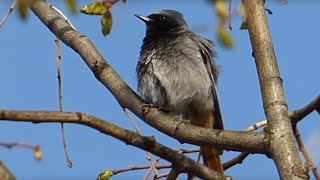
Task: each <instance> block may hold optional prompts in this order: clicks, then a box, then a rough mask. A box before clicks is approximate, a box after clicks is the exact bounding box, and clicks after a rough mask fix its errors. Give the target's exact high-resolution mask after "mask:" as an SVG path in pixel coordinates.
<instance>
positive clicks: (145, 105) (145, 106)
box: [141, 104, 159, 114]
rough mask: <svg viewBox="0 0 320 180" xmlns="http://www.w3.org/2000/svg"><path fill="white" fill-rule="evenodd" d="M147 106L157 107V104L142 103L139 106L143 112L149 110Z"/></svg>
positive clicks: (145, 112)
mask: <svg viewBox="0 0 320 180" xmlns="http://www.w3.org/2000/svg"><path fill="white" fill-rule="evenodd" d="M149 108H157V109H158V108H159V106H156V105H154V104H143V105H142V106H141V111H142V113H143V114H147V113H148V112H149Z"/></svg>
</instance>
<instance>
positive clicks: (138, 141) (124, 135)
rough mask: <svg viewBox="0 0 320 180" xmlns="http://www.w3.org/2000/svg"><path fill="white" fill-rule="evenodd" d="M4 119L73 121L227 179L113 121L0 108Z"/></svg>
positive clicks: (209, 175)
mask: <svg viewBox="0 0 320 180" xmlns="http://www.w3.org/2000/svg"><path fill="white" fill-rule="evenodd" d="M0 119H1V120H11V121H19V122H33V123H43V122H46V123H74V124H82V125H85V126H88V127H91V128H93V129H96V130H98V131H100V132H101V133H103V134H106V135H109V136H112V137H114V138H116V139H119V140H121V141H123V142H125V143H126V144H129V145H132V146H135V147H138V148H140V149H143V150H146V151H149V152H151V153H153V154H155V155H157V156H159V157H161V158H163V159H165V160H167V161H169V162H171V163H172V164H173V165H174V166H175V167H179V171H181V172H190V173H193V174H196V175H197V176H199V177H200V178H203V179H224V176H223V175H222V174H220V173H217V172H215V171H213V170H211V169H209V168H207V167H206V166H204V165H202V164H199V163H197V162H195V161H194V160H192V159H190V158H189V157H187V156H184V155H182V154H180V153H179V152H177V151H175V150H172V149H170V148H168V147H166V146H164V145H162V144H159V143H157V142H156V140H155V138H154V137H145V136H141V135H139V134H138V133H135V132H133V131H129V130H126V129H123V128H121V127H118V126H116V125H114V124H111V123H109V122H107V121H105V120H102V119H99V118H97V117H94V116H90V115H87V114H83V113H79V112H49V111H47V112H43V111H42V112H40V111H8V110H0Z"/></svg>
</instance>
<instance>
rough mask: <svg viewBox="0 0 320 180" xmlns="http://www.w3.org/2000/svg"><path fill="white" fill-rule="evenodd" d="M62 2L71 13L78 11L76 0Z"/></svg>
mask: <svg viewBox="0 0 320 180" xmlns="http://www.w3.org/2000/svg"><path fill="white" fill-rule="evenodd" d="M64 3H65V4H66V6H67V8H68V9H69V11H70V12H72V13H77V12H78V8H77V0H64Z"/></svg>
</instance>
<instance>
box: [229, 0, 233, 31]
mask: <svg viewBox="0 0 320 180" xmlns="http://www.w3.org/2000/svg"><path fill="white" fill-rule="evenodd" d="M231 6H232V0H229V7H228V12H229V15H228V22H229V25H228V26H229V29H230V30H232V26H231V21H232V14H231Z"/></svg>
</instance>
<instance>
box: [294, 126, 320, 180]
mask: <svg viewBox="0 0 320 180" xmlns="http://www.w3.org/2000/svg"><path fill="white" fill-rule="evenodd" d="M294 135H295V137H296V140H297V143H298V146H299V150H300V152H301V153H302V154H303V156H304V158H305V159H306V162H307V166H308V167H309V168H310V169H311V170H312V173H313V175H314V177H315V178H316V180H319V179H320V175H319V171H318V169H317V166H316V164H315V163H314V162H313V160H312V158H311V156H310V154H309V152H308V150H307V148H306V147H305V145H304V143H303V141H302V138H301V134H300V132H299V130H298V128H297V127H296V128H295V129H294Z"/></svg>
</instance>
